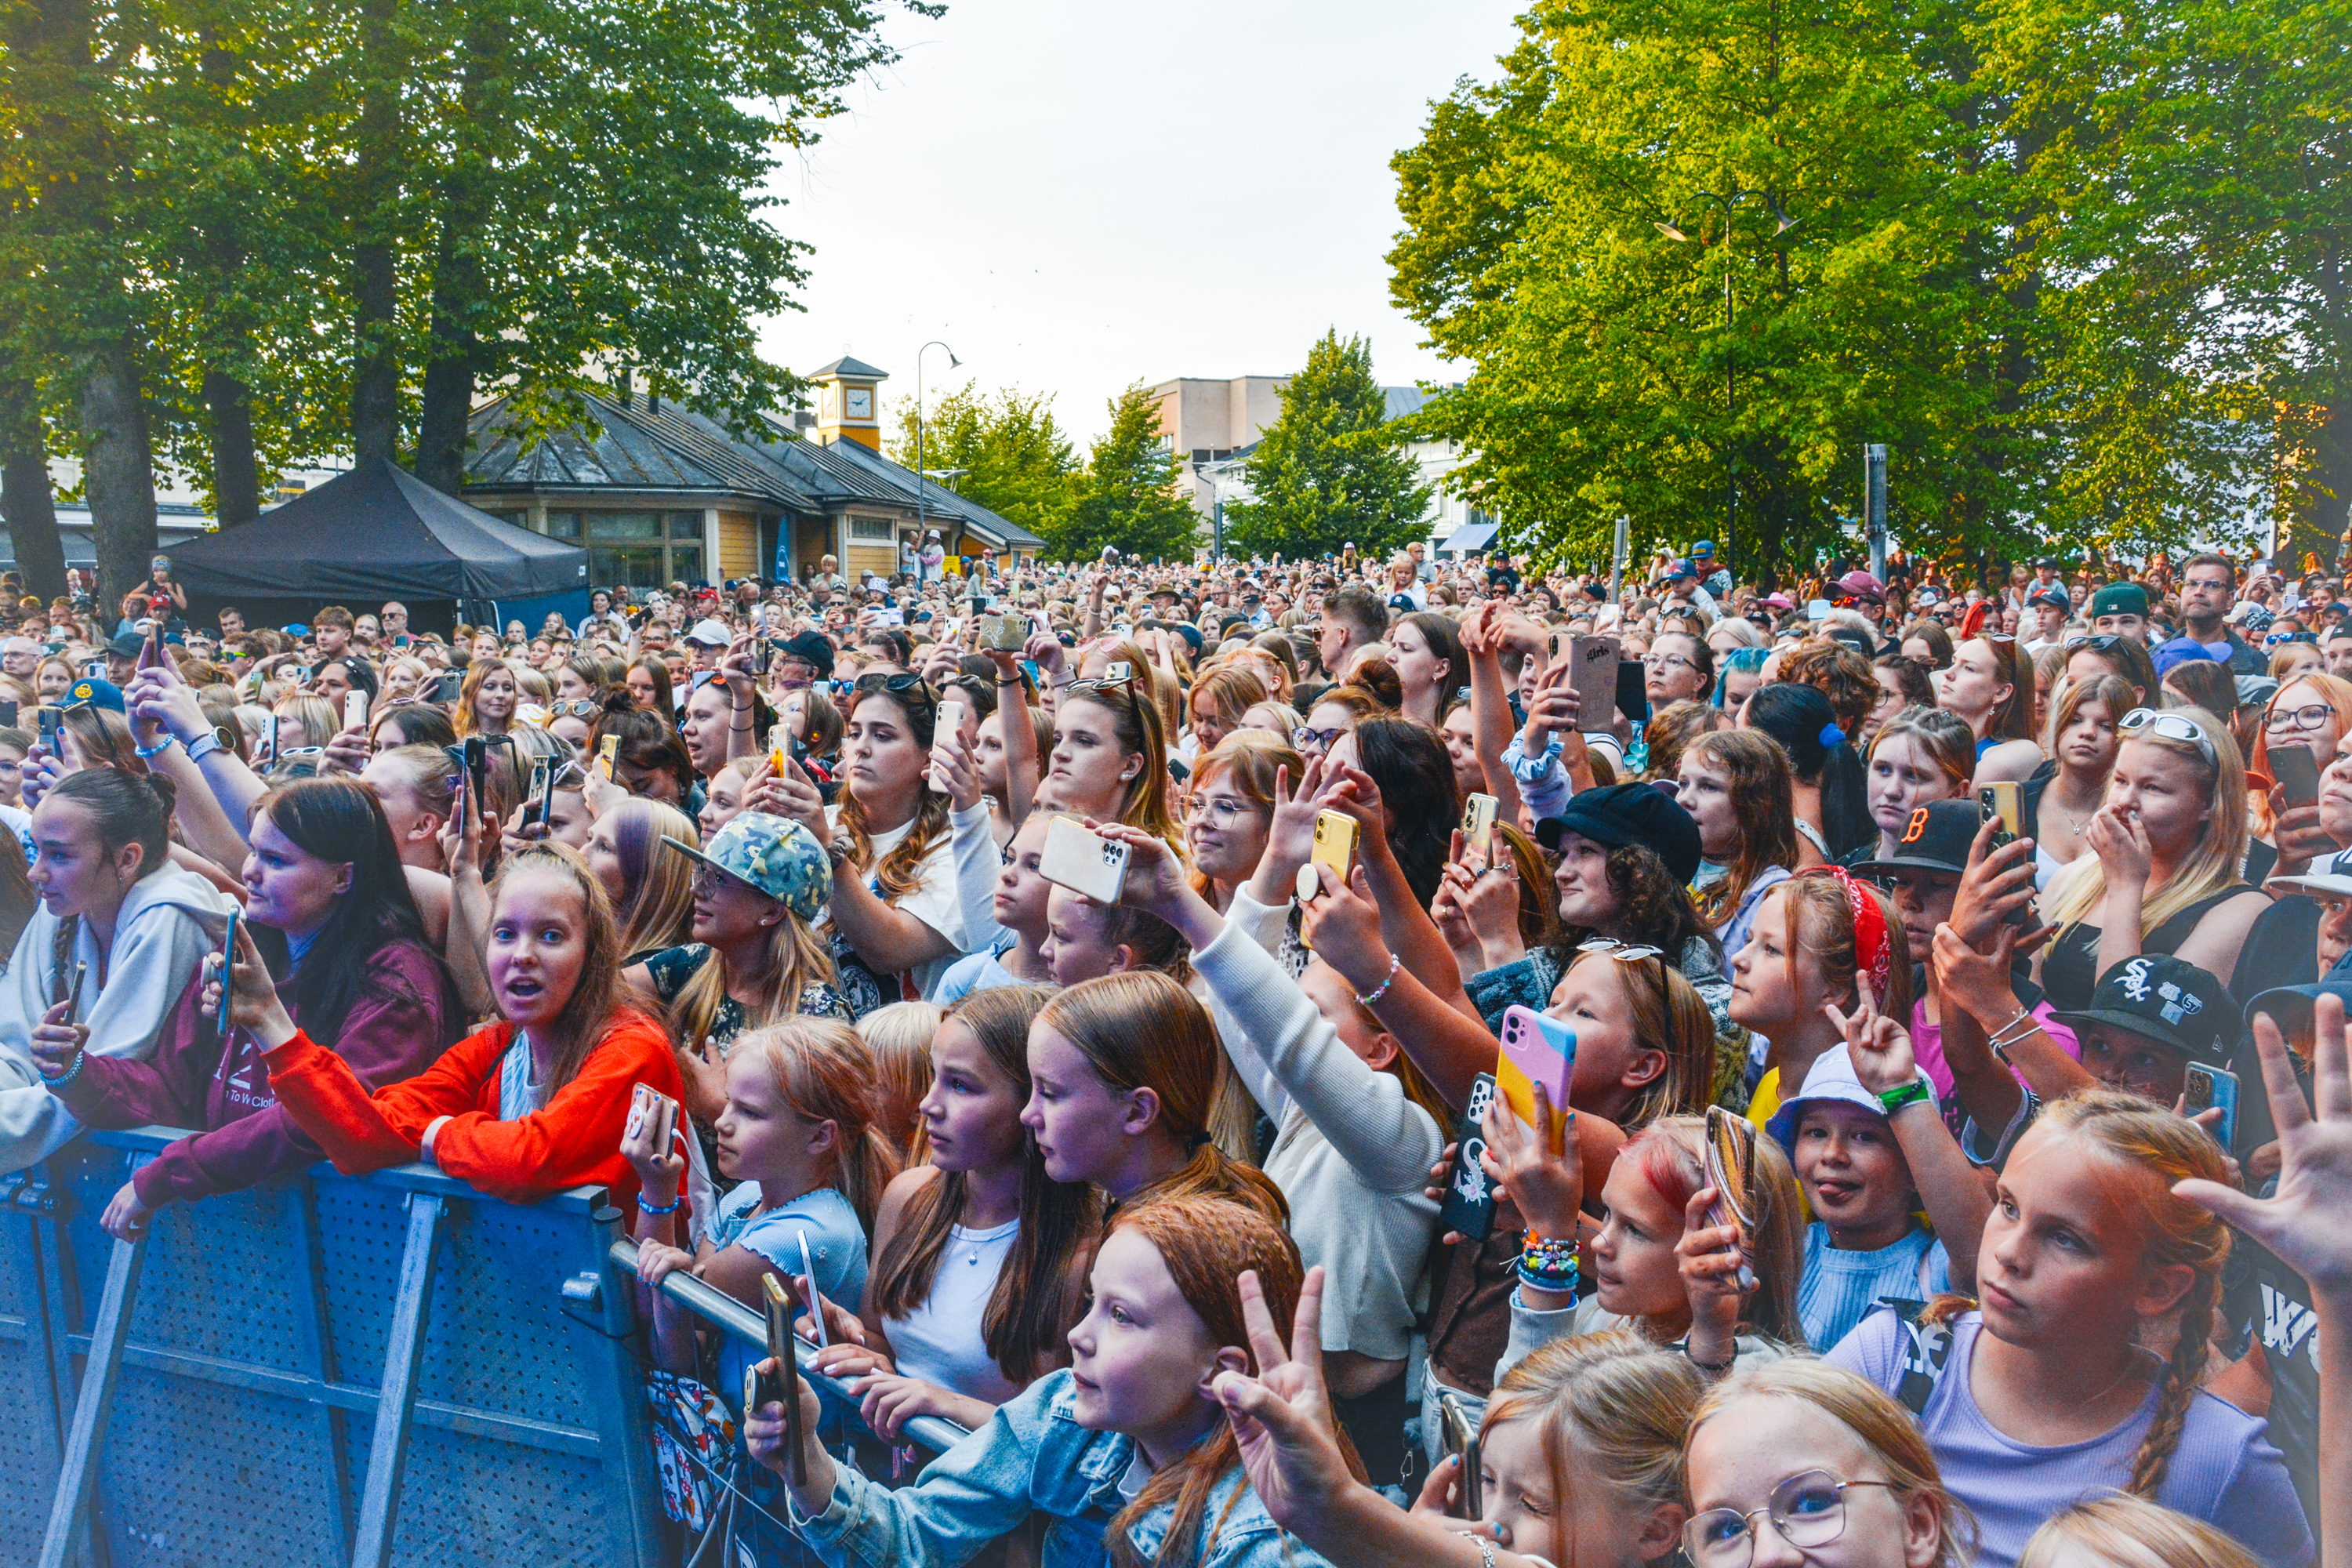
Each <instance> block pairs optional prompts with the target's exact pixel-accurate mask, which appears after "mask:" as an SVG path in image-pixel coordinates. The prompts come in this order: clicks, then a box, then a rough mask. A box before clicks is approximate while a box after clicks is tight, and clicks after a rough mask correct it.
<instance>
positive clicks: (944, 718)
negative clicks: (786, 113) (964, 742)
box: [931, 697, 963, 741]
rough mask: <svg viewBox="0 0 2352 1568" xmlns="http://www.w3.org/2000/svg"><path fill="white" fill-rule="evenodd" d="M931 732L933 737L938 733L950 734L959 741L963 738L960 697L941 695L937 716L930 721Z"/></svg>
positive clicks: (938, 734) (961, 701)
mask: <svg viewBox="0 0 2352 1568" xmlns="http://www.w3.org/2000/svg"><path fill="white" fill-rule="evenodd" d="M931 734H932V735H933V737H935V738H936V737H938V736H940V735H947V734H952V735H954V736H955V737H956V739H958V740H959V741H961V739H963V700H962V699H961V698H957V697H942V698H940V711H939V717H938V718H937V719H935V720H934V721H932V723H931Z"/></svg>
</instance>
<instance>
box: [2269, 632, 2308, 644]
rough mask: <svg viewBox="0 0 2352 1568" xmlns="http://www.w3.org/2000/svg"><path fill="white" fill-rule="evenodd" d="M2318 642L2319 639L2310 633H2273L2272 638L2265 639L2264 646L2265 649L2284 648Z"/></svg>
mask: <svg viewBox="0 0 2352 1568" xmlns="http://www.w3.org/2000/svg"><path fill="white" fill-rule="evenodd" d="M2318 641H2319V639H2318V638H2317V637H2313V636H2312V635H2311V634H2310V633H2309V632H2273V633H2272V634H2271V635H2270V636H2268V637H2264V638H2263V647H2285V646H2286V645H2287V644H2288V643H2294V642H2307V643H2316V642H2318Z"/></svg>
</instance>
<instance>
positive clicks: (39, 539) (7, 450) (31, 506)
mask: <svg viewBox="0 0 2352 1568" xmlns="http://www.w3.org/2000/svg"><path fill="white" fill-rule="evenodd" d="M36 407H37V405H36V404H35V402H34V391H33V384H32V383H31V382H29V381H26V380H23V379H21V378H19V379H17V380H14V381H9V382H5V383H0V513H5V514H6V516H7V521H8V542H9V544H10V546H11V547H12V548H14V550H15V551H16V570H17V572H18V573H19V574H22V575H23V577H24V579H25V591H26V593H28V594H37V595H40V596H41V598H42V599H43V600H45V601H46V600H48V599H54V598H56V597H57V596H58V595H60V594H63V593H64V592H65V591H66V545H65V541H64V540H63V539H62V538H60V537H59V536H58V508H57V501H56V498H55V497H54V496H52V495H51V494H50V491H49V455H48V452H47V450H46V449H45V447H43V444H42V441H41V424H40V420H39V418H38V417H37V414H36Z"/></svg>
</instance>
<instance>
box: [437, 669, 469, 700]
mask: <svg viewBox="0 0 2352 1568" xmlns="http://www.w3.org/2000/svg"><path fill="white" fill-rule="evenodd" d="M465 689H466V678H465V676H464V675H463V674H461V673H460V672H458V671H457V670H454V669H445V670H443V671H442V672H441V673H440V674H438V675H436V676H435V677H434V678H433V700H434V701H436V702H455V701H457V697H458V694H459V693H460V692H462V691H464V690H465Z"/></svg>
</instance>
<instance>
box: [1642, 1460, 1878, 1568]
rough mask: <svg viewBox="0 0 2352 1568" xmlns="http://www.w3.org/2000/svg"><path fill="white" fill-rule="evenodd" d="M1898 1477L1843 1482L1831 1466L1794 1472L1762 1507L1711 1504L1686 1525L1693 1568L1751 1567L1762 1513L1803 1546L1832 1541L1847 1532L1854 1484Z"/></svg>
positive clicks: (1686, 1547)
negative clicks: (1748, 1508)
mask: <svg viewBox="0 0 2352 1568" xmlns="http://www.w3.org/2000/svg"><path fill="white" fill-rule="evenodd" d="M1894 1485H1895V1483H1894V1482H1893V1481H1842V1480H1839V1479H1837V1478H1836V1477H1835V1476H1832V1475H1831V1474H1830V1473H1829V1472H1828V1471H1827V1470H1807V1471H1805V1472H1804V1473H1803V1474H1802V1475H1795V1476H1790V1478H1789V1479H1787V1480H1785V1481H1782V1482H1781V1483H1780V1485H1779V1486H1777V1487H1774V1488H1773V1489H1772V1498H1771V1500H1770V1501H1769V1502H1767V1503H1766V1504H1765V1505H1764V1506H1763V1507H1762V1508H1759V1509H1756V1510H1752V1511H1750V1512H1748V1513H1741V1512H1740V1511H1739V1510H1738V1509H1730V1508H1711V1509H1709V1510H1706V1512H1705V1513H1702V1514H1699V1515H1697V1516H1696V1517H1695V1518H1693V1519H1692V1520H1690V1521H1688V1522H1687V1523H1685V1525H1684V1526H1683V1550H1684V1551H1685V1552H1688V1553H1689V1554H1690V1560H1691V1563H1692V1568H1748V1564H1749V1563H1752V1562H1754V1561H1755V1558H1756V1529H1755V1525H1756V1516H1757V1514H1759V1513H1760V1514H1762V1515H1764V1516H1765V1517H1766V1518H1768V1519H1769V1520H1770V1521H1772V1528H1773V1529H1774V1530H1776V1531H1780V1539H1781V1540H1783V1541H1785V1542H1788V1543H1789V1544H1790V1545H1791V1546H1793V1547H1796V1548H1797V1549H1798V1550H1800V1551H1809V1550H1811V1548H1813V1547H1816V1546H1827V1545H1828V1544H1829V1543H1830V1542H1832V1541H1835V1540H1836V1539H1837V1538H1838V1537H1839V1536H1840V1535H1842V1534H1843V1533H1844V1532H1845V1493H1846V1489H1847V1488H1848V1487H1886V1488H1889V1489H1892V1488H1893V1487H1894Z"/></svg>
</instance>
